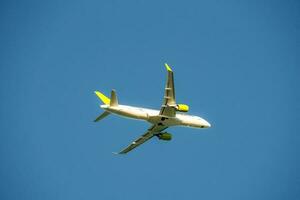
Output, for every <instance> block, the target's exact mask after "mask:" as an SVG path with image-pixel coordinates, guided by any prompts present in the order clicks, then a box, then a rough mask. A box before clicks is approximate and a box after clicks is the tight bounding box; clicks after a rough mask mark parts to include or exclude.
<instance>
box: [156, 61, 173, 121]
mask: <svg viewBox="0 0 300 200" xmlns="http://www.w3.org/2000/svg"><path fill="white" fill-rule="evenodd" d="M165 67H166V69H167V71H168V74H167V82H166V86H165V94H164V100H163V105H162V107H161V110H160V113H159V114H160V115H164V116H169V117H174V116H175V114H176V109H175V105H176V100H175V86H174V75H173V71H172V69H171V67H170V66H169V65H168V64H167V63H166V64H165Z"/></svg>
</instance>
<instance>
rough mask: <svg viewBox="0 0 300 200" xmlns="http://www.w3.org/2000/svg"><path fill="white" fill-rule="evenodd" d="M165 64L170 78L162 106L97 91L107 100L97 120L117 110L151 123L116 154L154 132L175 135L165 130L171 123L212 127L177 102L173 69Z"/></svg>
mask: <svg viewBox="0 0 300 200" xmlns="http://www.w3.org/2000/svg"><path fill="white" fill-rule="evenodd" d="M165 67H166V69H167V82H166V86H165V91H164V99H163V104H162V106H161V108H160V110H154V109H148V108H140V107H133V106H128V105H120V104H119V103H118V98H117V95H116V91H115V90H112V91H111V98H108V97H107V96H105V95H104V94H102V93H101V92H99V91H95V94H96V95H97V97H98V98H99V99H100V100H101V101H102V102H103V103H104V104H103V105H100V107H101V108H102V109H104V112H103V113H102V114H101V115H99V116H98V117H97V118H96V119H95V120H94V122H98V121H100V120H101V119H103V118H105V117H107V116H108V115H110V114H115V115H119V116H122V117H126V118H133V119H138V120H144V121H147V122H150V123H151V126H150V128H149V129H148V130H147V131H146V133H144V134H143V135H142V136H140V137H139V138H138V139H136V140H135V141H133V142H132V143H131V144H130V145H129V146H127V147H126V148H124V149H123V150H121V151H120V152H119V153H116V154H126V153H128V152H129V151H131V150H133V149H134V148H136V147H138V146H139V145H141V144H143V143H144V142H146V141H148V140H149V139H151V138H153V137H154V136H156V137H157V138H158V139H160V140H166V141H169V140H171V139H172V135H171V134H170V133H168V132H163V131H164V130H166V129H167V128H168V127H171V126H186V127H192V128H209V127H210V126H211V125H210V123H208V121H206V120H205V119H203V118H201V117H198V116H193V115H188V114H186V112H188V111H189V106H188V105H186V104H177V103H176V100H175V87H174V75H173V71H172V69H171V67H170V66H169V65H168V64H167V63H165Z"/></svg>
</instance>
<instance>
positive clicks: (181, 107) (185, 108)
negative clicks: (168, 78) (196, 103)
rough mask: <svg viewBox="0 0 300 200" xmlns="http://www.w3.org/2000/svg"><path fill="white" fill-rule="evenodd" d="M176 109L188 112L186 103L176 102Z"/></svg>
mask: <svg viewBox="0 0 300 200" xmlns="http://www.w3.org/2000/svg"><path fill="white" fill-rule="evenodd" d="M176 110H177V111H179V112H188V111H189V106H188V105H186V104H177V105H176Z"/></svg>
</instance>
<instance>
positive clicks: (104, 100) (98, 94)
mask: <svg viewBox="0 0 300 200" xmlns="http://www.w3.org/2000/svg"><path fill="white" fill-rule="evenodd" d="M95 94H96V95H97V97H98V98H99V99H100V100H101V101H102V102H103V103H104V104H105V105H109V104H110V99H109V98H108V97H107V96H105V95H104V94H102V93H101V92H99V91H95Z"/></svg>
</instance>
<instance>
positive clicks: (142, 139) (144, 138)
mask: <svg viewBox="0 0 300 200" xmlns="http://www.w3.org/2000/svg"><path fill="white" fill-rule="evenodd" d="M166 128H168V127H167V126H159V125H153V126H151V127H150V128H149V129H148V131H147V132H146V133H145V134H143V135H142V136H141V137H139V138H138V139H136V140H135V141H133V142H132V143H131V144H130V145H129V146H128V147H126V148H125V149H123V150H122V151H120V152H119V154H126V153H128V152H129V151H131V150H133V149H134V148H136V147H138V146H139V145H141V144H143V143H144V142H146V141H147V140H149V139H151V138H152V137H153V136H155V135H156V134H158V133H160V132H161V131H163V130H165V129H166Z"/></svg>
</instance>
